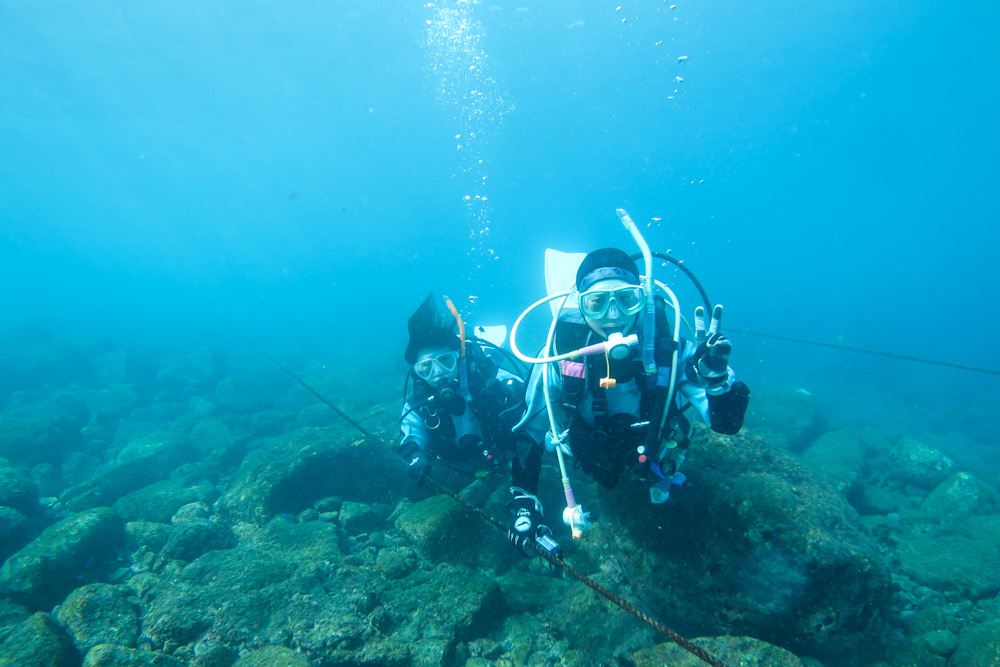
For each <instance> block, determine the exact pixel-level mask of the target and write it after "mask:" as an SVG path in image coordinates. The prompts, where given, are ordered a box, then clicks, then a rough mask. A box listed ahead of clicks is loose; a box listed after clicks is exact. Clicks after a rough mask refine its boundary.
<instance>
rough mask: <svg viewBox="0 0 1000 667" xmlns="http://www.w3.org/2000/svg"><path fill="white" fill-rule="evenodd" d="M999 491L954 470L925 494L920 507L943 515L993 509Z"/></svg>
mask: <svg viewBox="0 0 1000 667" xmlns="http://www.w3.org/2000/svg"><path fill="white" fill-rule="evenodd" d="M998 507H1000V494H997V492H996V491H994V490H993V489H991V488H990V487H989V486H987V485H986V484H984V483H983V482H981V481H979V480H978V479H976V478H975V477H974V476H972V475H970V474H969V473H967V472H956V473H954V474H952V475H950V476H949V477H948V478H947V479H945V480H944V481H943V482H941V483H940V484H938V485H937V486H936V487H934V490H933V491H931V492H930V493H929V494H927V497H926V498H924V500H923V502H922V503H920V509H921V510H922V511H924V512H927V513H928V514H932V515H935V516H940V517H944V518H945V519H951V520H954V519H962V518H965V517H967V516H969V515H971V514H986V513H990V512H996V511H997V509H998Z"/></svg>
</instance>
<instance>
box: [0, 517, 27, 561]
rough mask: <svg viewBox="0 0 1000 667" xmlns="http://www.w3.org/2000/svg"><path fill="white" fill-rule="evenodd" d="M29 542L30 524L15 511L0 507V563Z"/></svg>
mask: <svg viewBox="0 0 1000 667" xmlns="http://www.w3.org/2000/svg"><path fill="white" fill-rule="evenodd" d="M29 540H31V522H30V521H28V517H26V516H24V515H23V514H21V513H20V512H18V511H17V510H16V509H13V508H11V507H3V506H0V563H2V562H3V561H5V560H7V557H8V556H10V555H11V554H12V553H14V552H15V551H17V550H18V549H20V548H21V547H23V546H24V545H25V544H27V543H28V542H29Z"/></svg>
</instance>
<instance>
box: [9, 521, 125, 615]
mask: <svg viewBox="0 0 1000 667" xmlns="http://www.w3.org/2000/svg"><path fill="white" fill-rule="evenodd" d="M121 538H122V521H121V518H120V517H119V516H118V515H117V514H115V512H114V510H112V509H111V508H109V507H99V508H96V509H92V510H87V511H85V512H81V513H79V514H76V515H74V516H71V517H69V518H67V519H63V520H62V521H60V522H59V523H56V524H53V525H51V526H49V527H48V528H46V529H45V531H44V532H43V533H42V534H41V535H39V536H38V537H37V538H35V539H34V540H33V541H32V542H31V543H29V544H28V545H27V546H26V547H24V548H23V549H21V550H20V551H18V552H17V553H15V554H14V555H13V556H11V557H10V558H8V559H7V560H6V562H4V564H3V567H0V595H7V596H9V597H10V598H11V599H12V600H15V601H17V602H19V603H21V604H23V605H24V606H26V607H28V608H29V609H36V610H45V609H50V608H51V607H52V606H53V605H55V604H56V603H58V602H60V601H61V600H62V599H63V598H64V597H65V596H66V594H67V593H69V592H70V591H71V590H73V589H74V588H75V587H77V586H78V585H80V578H82V577H83V576H84V575H85V574H86V572H85V571H86V569H87V568H90V567H93V568H94V569H95V570H96V569H97V566H98V565H99V564H101V563H102V562H103V561H104V560H106V559H107V558H108V557H109V556H110V555H111V554H113V553H114V551H115V548H116V547H117V546H118V544H119V543H120V542H121Z"/></svg>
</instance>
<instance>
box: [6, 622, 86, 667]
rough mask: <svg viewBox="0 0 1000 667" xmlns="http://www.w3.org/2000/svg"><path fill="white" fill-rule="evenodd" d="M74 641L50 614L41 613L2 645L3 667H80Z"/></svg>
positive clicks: (18, 629)
mask: <svg viewBox="0 0 1000 667" xmlns="http://www.w3.org/2000/svg"><path fill="white" fill-rule="evenodd" d="M78 664H80V656H79V654H78V653H77V651H76V649H75V648H74V647H73V641H72V640H71V639H70V638H69V637H68V636H67V635H66V633H65V632H64V631H63V629H62V628H60V627H59V624H58V623H56V621H55V619H53V618H52V617H51V616H50V615H49V614H46V613H43V612H38V613H36V614H34V615H32V616H31V617H30V618H28V619H27V620H26V621H24V622H23V623H21V624H20V625H18V626H17V627H16V628H14V630H13V631H12V632H11V633H10V634H9V635H7V637H6V639H4V640H3V642H2V643H0V667H76V665H78Z"/></svg>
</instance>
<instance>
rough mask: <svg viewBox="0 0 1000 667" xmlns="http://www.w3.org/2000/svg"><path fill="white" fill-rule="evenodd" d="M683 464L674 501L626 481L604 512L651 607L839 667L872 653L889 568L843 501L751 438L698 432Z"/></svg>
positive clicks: (630, 577) (627, 577)
mask: <svg viewBox="0 0 1000 667" xmlns="http://www.w3.org/2000/svg"><path fill="white" fill-rule="evenodd" d="M688 461H689V463H688V465H687V466H686V467H685V470H686V471H687V472H688V483H687V484H686V485H685V487H683V488H682V490H681V491H680V492H678V493H677V494H676V501H677V502H676V504H675V505H671V506H668V507H663V506H651V505H650V503H649V501H648V498H645V497H643V496H645V493H644V490H643V489H638V490H637V489H636V488H635V487H636V486H638V485H631V486H630V487H627V488H623V489H618V490H616V492H615V493H614V494H613V496H614V497H613V502H610V503H608V504H607V506H606V511H608V513H609V514H610V515H611V517H612V518H611V519H610V521H609V524H610V525H606V526H604V527H603V528H602V530H603V531H605V535H606V539H607V540H608V541H609V550H610V552H611V553H614V554H617V557H618V558H620V559H621V562H622V568H623V569H622V574H621V577H622V579H623V580H624V581H629V582H630V583H631V585H632V586H633V587H634V588H633V589H634V590H635V591H636V593H637V594H638V595H639V596H640V597H641V598H642V599H643V600H644V601H645V602H646V603H647V607H648V608H650V609H653V610H656V611H657V613H661V614H662V616H663V617H664V618H665V620H666V621H667V622H668V625H669V624H670V623H674V624H675V625H676V627H675V629H677V630H678V631H680V632H682V633H685V632H687V633H689V634H695V633H696V634H739V635H750V636H754V637H758V638H760V639H763V640H766V641H769V642H771V643H774V644H777V645H779V646H785V647H787V648H790V649H792V650H794V651H796V652H797V653H801V654H803V655H813V656H816V657H819V658H821V659H830V660H833V661H836V662H841V663H844V664H847V663H849V662H853V661H855V660H856V656H857V655H859V654H863V652H864V651H865V650H866V648H870V647H877V646H879V645H880V642H881V635H882V632H883V629H884V615H885V614H886V611H887V607H888V600H889V594H890V579H889V571H888V567H887V563H886V562H885V561H884V557H883V555H882V553H881V551H880V549H879V548H878V546H877V545H876V544H875V543H874V542H873V541H872V540H871V538H869V537H868V536H867V534H866V533H865V532H864V530H863V528H862V525H861V522H860V518H859V517H858V515H857V513H856V512H855V511H854V510H853V509H852V508H851V507H850V505H848V503H847V502H846V500H845V499H844V498H843V497H842V496H840V495H839V494H837V493H836V492H835V491H834V490H833V489H832V488H830V487H829V486H828V485H826V484H824V483H823V482H822V481H821V480H820V479H819V478H818V477H816V476H815V475H814V474H813V473H811V472H810V471H809V470H808V469H807V468H806V467H805V466H804V465H802V464H801V463H800V462H798V460H797V459H796V458H795V457H794V456H793V455H791V454H790V453H788V452H786V451H785V450H783V449H776V448H774V447H773V446H770V445H769V444H768V443H767V442H766V441H764V440H762V439H761V438H759V437H756V436H754V435H750V434H741V435H738V436H734V437H724V436H719V435H717V434H714V433H711V432H709V431H708V430H707V429H699V437H698V439H697V441H696V442H695V444H694V445H693V446H692V451H691V454H690V455H689V458H688ZM673 502H674V498H671V503H673ZM606 521H607V520H606ZM588 555H589V557H590V558H592V559H594V560H595V561H597V560H600V559H604V558H607V557H608V550H603V551H602V552H600V553H593V552H591V553H589V554H588Z"/></svg>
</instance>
